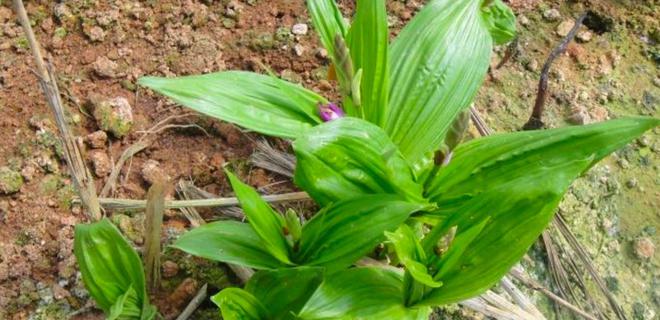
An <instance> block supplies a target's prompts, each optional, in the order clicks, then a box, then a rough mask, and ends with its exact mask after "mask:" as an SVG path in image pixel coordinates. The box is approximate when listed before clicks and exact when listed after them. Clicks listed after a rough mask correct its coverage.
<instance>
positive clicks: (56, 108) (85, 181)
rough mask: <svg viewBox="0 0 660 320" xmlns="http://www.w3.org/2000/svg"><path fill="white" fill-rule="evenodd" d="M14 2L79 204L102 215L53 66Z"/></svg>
mask: <svg viewBox="0 0 660 320" xmlns="http://www.w3.org/2000/svg"><path fill="white" fill-rule="evenodd" d="M13 4H14V10H15V11H16V14H17V16H18V20H19V21H20V23H21V26H22V27H23V32H24V33H25V37H26V38H27V40H28V44H29V45H30V49H31V51H32V55H33V57H34V62H35V65H36V67H37V72H36V74H37V76H38V78H39V79H38V80H39V84H40V86H41V90H42V91H43V93H44V96H45V97H46V101H47V102H48V105H49V106H50V108H51V110H52V111H53V114H54V115H55V122H56V124H57V128H58V130H59V133H60V141H61V143H62V149H63V150H64V157H65V159H66V162H67V165H68V168H69V171H70V174H71V180H72V181H73V185H74V187H75V189H76V191H77V192H78V195H79V196H80V199H81V202H82V205H83V206H84V207H85V209H86V210H85V211H86V213H87V215H88V216H89V218H90V219H91V220H93V221H96V220H99V219H101V217H102V214H101V206H100V205H99V202H98V196H97V194H96V187H95V184H94V179H93V178H92V175H91V174H90V172H89V169H88V168H87V166H86V165H85V160H84V159H83V156H82V152H81V150H80V146H79V144H78V143H79V141H77V140H76V139H75V138H74V137H73V134H72V133H71V131H70V129H69V127H68V124H67V122H66V116H65V114H64V105H63V103H62V99H61V96H60V91H59V89H58V87H57V80H56V79H57V77H55V73H54V72H53V69H52V67H50V68H49V67H47V65H46V62H45V61H44V57H43V55H42V53H41V46H39V42H38V41H37V39H36V37H35V36H34V32H33V31H32V26H31V25H30V20H29V18H28V16H27V12H26V11H25V6H24V5H23V1H21V0H13Z"/></svg>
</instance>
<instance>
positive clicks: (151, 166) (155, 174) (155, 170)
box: [141, 159, 168, 184]
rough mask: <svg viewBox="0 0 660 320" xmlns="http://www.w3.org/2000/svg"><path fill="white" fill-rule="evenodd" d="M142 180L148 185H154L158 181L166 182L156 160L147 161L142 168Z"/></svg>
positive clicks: (165, 176)
mask: <svg viewBox="0 0 660 320" xmlns="http://www.w3.org/2000/svg"><path fill="white" fill-rule="evenodd" d="M141 173H142V179H144V181H146V182H147V183H148V184H154V183H155V182H156V181H159V180H166V179H167V178H168V177H167V175H166V174H165V172H163V169H161V168H160V163H159V162H158V161H156V160H152V159H149V160H147V162H145V163H144V165H143V166H142V170H141Z"/></svg>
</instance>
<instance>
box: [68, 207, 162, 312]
mask: <svg viewBox="0 0 660 320" xmlns="http://www.w3.org/2000/svg"><path fill="white" fill-rule="evenodd" d="M74 253H75V256H76V260H77V261H78V267H79V268H80V273H82V278H83V282H84V283H85V288H87V290H88V291H89V294H90V295H91V296H92V298H94V301H96V304H97V305H98V306H99V307H100V308H101V309H102V310H103V311H104V312H105V314H106V316H107V318H106V319H109V320H114V319H117V320H121V319H124V320H126V319H140V320H151V319H155V318H156V316H157V314H158V312H157V310H156V308H155V307H154V306H152V305H151V304H150V303H149V296H148V295H147V289H146V285H145V279H144V269H143V268H142V262H141V260H140V257H139V256H138V254H137V252H135V250H134V249H133V248H132V247H131V245H130V244H129V243H128V242H127V241H126V239H124V237H123V236H122V235H121V233H120V232H119V230H117V228H116V227H115V226H114V225H113V224H112V223H110V221H109V220H107V219H103V220H101V221H99V222H96V223H93V224H80V225H77V226H76V232H75V240H74Z"/></svg>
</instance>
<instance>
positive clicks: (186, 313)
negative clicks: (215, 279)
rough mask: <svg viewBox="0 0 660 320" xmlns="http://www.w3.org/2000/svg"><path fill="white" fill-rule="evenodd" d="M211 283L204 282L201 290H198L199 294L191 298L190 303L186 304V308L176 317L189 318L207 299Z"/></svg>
mask: <svg viewBox="0 0 660 320" xmlns="http://www.w3.org/2000/svg"><path fill="white" fill-rule="evenodd" d="M208 287H209V285H208V284H206V283H205V284H204V285H203V286H202V288H201V289H199V291H197V294H196V295H195V296H194V297H193V298H192V300H190V303H188V305H187V306H186V308H185V309H183V311H182V312H181V314H180V315H179V316H178V317H176V320H188V318H190V316H191V315H192V314H193V312H195V310H197V308H199V305H201V304H202V303H203V302H204V300H206V297H207V295H208V293H207V290H208Z"/></svg>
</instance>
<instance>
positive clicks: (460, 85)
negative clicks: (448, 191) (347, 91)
mask: <svg viewBox="0 0 660 320" xmlns="http://www.w3.org/2000/svg"><path fill="white" fill-rule="evenodd" d="M481 4H482V1H479V0H432V1H430V2H429V3H428V4H427V5H426V6H425V7H424V8H423V9H422V10H421V11H420V12H419V13H418V14H417V15H416V16H415V18H414V19H413V20H412V21H411V22H410V23H409V24H408V25H406V27H405V28H404V29H403V30H402V31H401V33H400V34H399V36H398V37H397V39H396V40H395V41H394V42H393V43H392V46H391V48H390V60H389V61H390V82H389V88H390V90H389V102H388V106H389V110H388V117H387V122H386V123H385V127H384V128H385V131H386V132H387V133H388V134H389V136H390V137H391V138H392V140H393V141H394V143H396V144H397V145H399V148H400V149H401V152H402V153H403V155H404V156H405V157H406V158H407V159H408V160H409V161H410V162H411V163H413V164H414V163H417V162H418V161H421V160H422V159H423V158H424V157H425V155H426V154H428V153H429V152H434V151H435V150H437V149H438V148H439V147H440V145H441V143H442V141H444V136H445V134H446V133H447V130H448V129H449V127H450V126H451V124H452V122H453V120H454V118H455V117H456V116H457V115H458V113H459V112H460V111H462V110H463V109H465V108H466V107H468V106H469V105H470V103H471V102H472V99H473V98H474V96H475V95H476V93H477V90H478V89H479V87H480V86H481V83H482V82H483V80H484V77H485V75H486V71H487V70H488V66H489V62H490V54H491V50H492V43H493V40H492V38H491V36H490V34H489V30H488V29H487V28H486V25H485V24H484V22H483V21H482V7H481Z"/></svg>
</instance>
